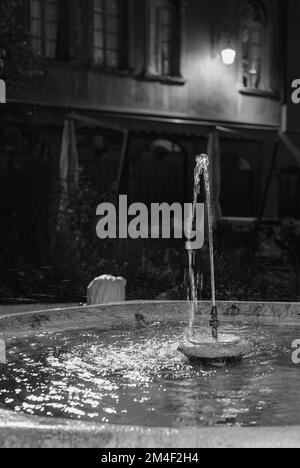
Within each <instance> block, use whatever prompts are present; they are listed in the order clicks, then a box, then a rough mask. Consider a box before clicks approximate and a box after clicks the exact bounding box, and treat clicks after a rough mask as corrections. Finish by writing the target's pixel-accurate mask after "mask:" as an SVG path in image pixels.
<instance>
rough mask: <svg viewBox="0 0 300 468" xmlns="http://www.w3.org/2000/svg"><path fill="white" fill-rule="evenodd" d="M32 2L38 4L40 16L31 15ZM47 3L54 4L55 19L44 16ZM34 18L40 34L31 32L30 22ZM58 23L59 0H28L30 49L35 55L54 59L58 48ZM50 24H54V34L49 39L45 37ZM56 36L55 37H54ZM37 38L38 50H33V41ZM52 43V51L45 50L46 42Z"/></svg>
mask: <svg viewBox="0 0 300 468" xmlns="http://www.w3.org/2000/svg"><path fill="white" fill-rule="evenodd" d="M33 3H37V4H38V5H39V10H40V16H39V17H33V16H32V15H33ZM47 4H53V5H56V21H52V20H49V18H47V17H46V11H47ZM34 19H36V20H37V21H38V23H39V27H40V36H37V35H34V34H33V30H32V29H33V28H32V22H33V20H34ZM59 23H60V1H59V0H30V1H29V25H30V43H31V49H32V51H33V53H34V54H35V55H37V56H42V57H44V58H45V59H48V60H56V59H57V55H58V48H59ZM49 24H51V25H52V26H53V25H54V28H55V34H54V39H53V40H52V39H51V40H50V39H49V38H47V27H48V26H49ZM55 36H56V37H55ZM34 40H38V41H40V50H39V51H38V50H35V48H34V45H33V41H34ZM49 43H53V47H54V53H53V54H52V53H48V51H47V44H49Z"/></svg>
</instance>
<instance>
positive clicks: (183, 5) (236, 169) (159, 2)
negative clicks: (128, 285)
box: [1, 0, 300, 219]
mask: <svg viewBox="0 0 300 468" xmlns="http://www.w3.org/2000/svg"><path fill="white" fill-rule="evenodd" d="M299 16H300V7H299V5H298V2H297V1H293V0H290V1H281V0H226V1H225V2H224V1H222V0H210V1H208V0H203V1H199V0H87V1H85V2H83V1H82V0H24V2H23V13H22V18H23V21H24V25H25V27H26V28H27V29H28V30H29V31H30V35H29V40H30V45H31V48H32V51H33V53H34V54H35V55H36V56H38V57H41V58H42V59H43V62H44V64H46V65H45V68H46V70H47V71H46V73H45V74H44V77H43V79H42V80H41V83H40V84H39V85H38V86H33V87H32V88H30V89H26V92H25V91H20V93H19V94H18V95H17V96H9V95H8V101H9V104H8V107H7V109H8V110H9V114H10V116H11V117H8V120H9V119H10V121H11V122H13V125H14V127H13V129H10V130H9V133H10V134H9V135H8V136H7V141H6V142H5V144H3V145H2V149H1V160H2V164H1V166H2V174H4V175H5V177H6V179H5V180H8V175H10V176H12V174H14V173H19V174H21V171H22V170H23V171H25V172H26V171H27V172H28V171H29V172H30V170H32V169H28V167H27V169H26V164H27V163H26V161H27V162H28V161H31V162H30V163H29V162H28V164H29V167H30V168H32V165H33V166H34V167H37V169H36V174H37V173H38V167H39V165H41V164H42V162H41V161H43V158H44V159H45V154H47V161H48V162H47V164H48V166H49V165H50V167H51V168H52V170H53V171H54V173H55V170H58V166H59V157H60V150H61V141H62V131H63V124H64V122H65V120H66V119H71V120H74V122H75V124H76V135H77V146H78V151H79V160H80V166H81V170H82V172H84V173H85V175H86V176H87V177H88V179H89V180H90V181H91V183H92V184H93V186H94V188H95V189H96V190H97V192H98V193H99V194H106V193H109V192H110V190H111V189H112V187H115V189H116V190H117V191H119V192H121V193H126V194H128V195H129V197H130V199H131V200H132V201H144V202H146V203H150V202H175V201H177V202H183V201H184V202H188V201H190V200H191V194H192V183H193V166H194V161H195V156H196V155H197V154H199V153H201V152H207V148H208V144H209V138H210V137H211V135H213V134H214V135H217V137H218V139H219V143H220V153H221V155H220V167H221V168H220V172H221V177H220V180H221V182H220V187H218V191H219V192H220V204H221V207H222V212H223V216H224V217H225V218H226V217H227V218H233V219H235V218H250V219H253V218H260V217H266V218H271V219H278V218H279V217H286V216H288V217H295V218H297V219H298V218H300V208H299V207H298V198H297V197H298V195H299V191H300V176H299V172H300V171H299V161H300V159H299V157H298V152H297V132H299V130H298V126H297V121H298V114H297V113H298V112H299V111H300V107H297V106H295V105H293V104H292V103H291V98H290V82H291V81H292V80H293V79H294V78H297V76H295V75H297V73H298V68H299V73H298V74H299V78H300V61H299V60H297V50H296V47H297V46H296V42H295V41H294V37H295V36H297V34H298V30H297V28H298V27H297V24H299V22H298V23H297V18H298V19H299ZM226 51H227V52H228V51H229V52H230V51H234V52H235V60H234V62H233V63H231V64H230V65H226V64H225V63H224V61H225V62H226V57H225V56H223V60H222V52H224V53H226ZM224 58H225V60H224ZM229 58H230V57H229ZM298 109H299V111H298ZM282 132H286V133H287V134H293V136H292V138H291V139H290V138H289V140H288V142H287V141H285V142H282V139H281V137H280V135H281V134H282ZM289 142H290V145H292V146H290V145H289ZM24 152H26V157H25V156H24ZM33 154H34V155H35V156H34V159H32V158H33V156H32V155H33ZM49 158H50V163H49ZM8 161H9V163H8ZM34 161H35V163H34ZM35 164H36V165H37V166H35ZM45 172H46V169H45ZM19 178H22V180H23V179H24V175H23V176H21V175H19ZM218 179H219V178H218ZM16 180H19V179H18V178H17V179H16ZM218 183H219V182H218Z"/></svg>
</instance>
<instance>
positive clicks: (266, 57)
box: [239, 0, 279, 100]
mask: <svg viewBox="0 0 300 468" xmlns="http://www.w3.org/2000/svg"><path fill="white" fill-rule="evenodd" d="M248 5H250V6H251V5H253V6H252V8H253V9H255V8H256V9H259V10H260V20H255V19H254V18H246V11H247V7H248ZM240 17H241V20H240V57H241V63H240V83H241V86H240V90H239V91H240V93H241V94H242V95H250V96H257V97H268V98H270V99H274V100H278V99H279V96H278V93H277V92H276V91H275V90H274V89H273V88H272V77H271V73H272V70H271V56H272V53H271V44H272V38H271V35H272V26H271V24H270V22H269V21H268V11H267V9H266V7H265V5H264V4H263V3H262V2H260V1H259V0H248V1H246V2H245V3H244V5H243V9H242V11H241V15H240ZM246 29H250V30H251V31H252V32H253V31H254V29H257V30H258V29H259V30H260V31H261V35H262V40H261V42H262V53H261V70H260V77H259V85H258V87H252V86H245V83H244V75H245V60H244V44H243V37H244V34H245V30H246ZM250 47H251V44H250ZM249 67H250V64H249Z"/></svg>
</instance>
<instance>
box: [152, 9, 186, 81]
mask: <svg viewBox="0 0 300 468" xmlns="http://www.w3.org/2000/svg"><path fill="white" fill-rule="evenodd" d="M147 22H148V30H149V33H148V41H149V45H148V57H147V59H148V66H147V71H148V73H150V74H152V75H159V76H180V70H179V68H180V67H179V61H180V60H179V54H180V50H179V49H180V47H179V45H180V39H179V38H180V20H179V11H178V6H176V4H175V3H173V2H172V1H170V0H155V1H153V3H151V6H150V8H149V11H148V15H147Z"/></svg>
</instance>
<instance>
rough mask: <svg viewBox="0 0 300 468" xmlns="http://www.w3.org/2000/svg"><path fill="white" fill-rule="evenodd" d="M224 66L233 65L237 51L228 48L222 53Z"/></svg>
mask: <svg viewBox="0 0 300 468" xmlns="http://www.w3.org/2000/svg"><path fill="white" fill-rule="evenodd" d="M221 55H222V60H223V63H224V65H233V64H234V61H235V57H236V51H235V50H234V49H232V48H231V47H228V48H226V49H224V50H222V52H221Z"/></svg>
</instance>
